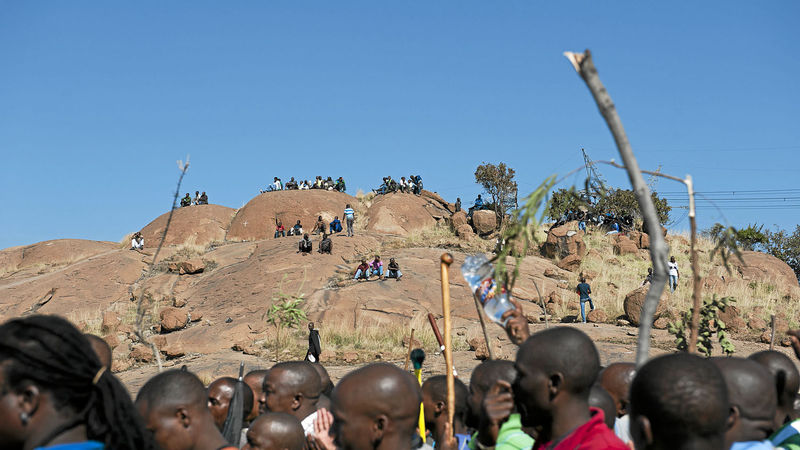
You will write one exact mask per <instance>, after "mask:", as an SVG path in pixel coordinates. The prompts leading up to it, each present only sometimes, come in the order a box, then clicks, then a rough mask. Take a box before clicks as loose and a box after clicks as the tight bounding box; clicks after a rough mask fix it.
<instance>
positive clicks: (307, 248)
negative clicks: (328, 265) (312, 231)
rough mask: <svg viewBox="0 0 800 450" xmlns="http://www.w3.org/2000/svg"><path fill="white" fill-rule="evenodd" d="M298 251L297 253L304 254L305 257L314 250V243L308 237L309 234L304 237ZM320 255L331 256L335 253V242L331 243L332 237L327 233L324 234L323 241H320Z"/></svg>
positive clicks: (298, 245)
mask: <svg viewBox="0 0 800 450" xmlns="http://www.w3.org/2000/svg"><path fill="white" fill-rule="evenodd" d="M297 247H298V250H297V253H302V254H303V255H308V254H310V253H311V250H313V247H314V245H313V243H312V242H311V239H309V237H308V233H306V234H304V235H303V239H301V240H300V242H299V243H298V244H297ZM317 251H318V252H319V253H327V254H331V252H332V251H333V242H332V241H331V237H330V235H328V234H327V233H322V239H321V240H320V241H319V250H317Z"/></svg>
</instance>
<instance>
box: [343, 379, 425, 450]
mask: <svg viewBox="0 0 800 450" xmlns="http://www.w3.org/2000/svg"><path fill="white" fill-rule="evenodd" d="M331 400H332V406H333V411H332V412H333V416H334V423H333V427H332V428H331V435H332V436H334V437H335V443H336V445H337V446H338V447H339V448H341V449H343V450H351V449H353V450H366V449H381V450H383V449H397V450H410V449H411V436H412V434H413V433H414V432H415V429H416V421H417V419H418V415H419V403H420V400H421V394H420V392H419V385H418V384H417V382H416V380H415V379H414V378H413V377H412V376H411V375H410V374H408V373H406V372H404V371H403V370H401V369H399V368H398V367H396V366H392V365H389V364H383V363H379V364H371V365H368V366H365V367H362V368H361V369H358V370H355V371H353V372H350V373H349V374H347V375H346V376H345V377H344V378H342V380H341V381H340V382H339V384H338V385H337V386H336V388H335V389H334V390H333V398H332V399H331Z"/></svg>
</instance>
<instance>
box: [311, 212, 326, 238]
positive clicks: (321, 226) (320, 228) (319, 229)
mask: <svg viewBox="0 0 800 450" xmlns="http://www.w3.org/2000/svg"><path fill="white" fill-rule="evenodd" d="M326 226H327V224H326V223H325V221H324V220H322V216H318V217H317V222H316V223H315V224H314V228H313V229H312V230H311V234H324V233H325V228H326Z"/></svg>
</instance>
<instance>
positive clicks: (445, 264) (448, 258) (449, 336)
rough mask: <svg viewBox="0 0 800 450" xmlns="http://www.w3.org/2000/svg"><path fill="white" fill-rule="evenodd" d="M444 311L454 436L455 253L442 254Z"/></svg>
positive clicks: (450, 419) (449, 419)
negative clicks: (452, 317)
mask: <svg viewBox="0 0 800 450" xmlns="http://www.w3.org/2000/svg"><path fill="white" fill-rule="evenodd" d="M441 259H442V264H441V269H442V312H443V313H444V360H445V364H446V365H447V423H449V424H450V432H451V435H450V436H453V434H452V433H453V429H454V425H453V417H454V416H455V412H456V383H455V378H454V377H453V330H452V324H451V322H450V276H449V268H450V264H452V263H453V255H451V254H449V253H444V254H442V258H441Z"/></svg>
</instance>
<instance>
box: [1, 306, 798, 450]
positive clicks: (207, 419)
mask: <svg viewBox="0 0 800 450" xmlns="http://www.w3.org/2000/svg"><path fill="white" fill-rule="evenodd" d="M515 307H516V309H514V310H511V311H508V312H507V313H506V316H505V318H506V319H508V321H507V324H506V327H505V329H506V332H507V334H508V336H509V339H511V341H512V342H514V343H516V344H517V345H519V346H520V347H519V350H518V352H517V354H516V358H515V360H514V361H502V360H488V361H484V362H482V363H481V364H479V365H478V366H477V367H476V368H475V369H474V370H473V372H472V374H471V377H470V378H469V380H468V381H469V384H468V385H467V384H466V383H465V382H466V381H467V380H466V379H465V380H460V379H456V380H454V385H453V387H452V391H451V392H452V396H453V398H454V402H453V408H454V410H453V411H449V410H448V408H449V404H450V402H449V399H448V394H449V393H448V382H447V378H446V377H445V376H444V375H441V374H438V375H437V374H434V375H431V376H428V377H427V379H425V380H424V382H422V383H421V385H420V382H419V381H418V379H417V378H415V377H414V376H412V375H411V374H410V373H409V372H408V371H405V370H403V369H400V368H399V367H398V366H396V365H393V364H390V363H373V364H367V365H364V366H362V367H359V368H356V369H354V370H352V371H350V372H349V373H347V374H346V375H344V376H343V377H342V378H341V379H340V380H339V382H338V383H335V384H334V383H333V382H332V380H331V378H330V376H329V374H328V372H327V370H326V369H325V367H323V366H322V365H321V364H319V355H320V353H321V349H320V338H319V335H320V333H319V331H317V330H316V329H315V328H314V325H313V324H309V327H308V328H309V351H308V353H307V355H306V358H305V360H304V361H286V362H280V363H277V364H275V365H273V366H272V367H270V368H265V369H258V370H252V371H250V372H248V373H247V374H246V375H244V376H241V377H240V378H233V377H221V378H218V379H216V380H213V381H211V382H210V383H209V384H208V385H207V386H205V385H204V384H203V382H202V381H201V380H200V379H199V378H198V377H197V375H195V374H193V373H192V372H190V371H188V370H186V367H185V366H184V367H183V368H182V369H174V370H167V371H164V372H161V373H159V374H157V375H155V376H154V377H152V378H150V379H149V380H148V381H147V382H146V383H145V384H144V386H142V388H141V389H140V390H139V392H138V393H137V394H136V396H135V400H132V399H131V397H130V395H129V394H128V392H127V391H126V389H125V388H124V386H123V385H122V384H121V383H120V381H119V380H118V379H117V377H116V376H115V375H114V374H113V373H111V371H110V364H111V360H112V350H111V348H110V347H109V346H108V344H107V343H106V342H105V341H104V340H102V339H101V338H99V337H96V336H93V335H88V334H82V333H81V332H80V331H78V329H77V328H75V327H74V326H73V325H72V324H70V323H69V322H68V321H66V320H64V319H61V318H59V317H56V316H43V315H31V316H27V317H23V318H17V319H12V320H9V321H7V322H6V323H4V324H2V325H0V447H2V448H3V449H10V450H16V449H54V450H55V449H59V450H67V449H69V450H81V449H92V450H101V449H106V448H108V449H119V450H127V449H162V450H193V449H197V450H220V449H222V450H232V449H238V448H244V449H276V450H277V449H290V450H301V449H325V450H333V449H355V450H361V449H391V450H410V449H418V448H426V449H431V448H435V449H459V450H461V449H487V448H493V449H497V450H511V449H515V450H517V449H530V448H533V449H553V450H566V449H612V450H623V449H629V448H635V449H710V450H714V449H734V450H742V449H774V448H783V449H788V450H792V449H797V448H798V446H800V431H798V430H800V420H798V415H799V414H798V413H799V412H798V409H797V407H796V406H795V405H796V401H797V398H798V397H797V395H798V389H800V372H798V370H797V367H796V366H795V363H794V362H793V361H792V360H791V359H790V358H789V357H787V356H786V355H784V354H783V353H781V352H777V351H772V350H765V351H760V352H757V353H754V354H752V355H750V356H749V357H748V358H738V357H716V358H701V357H699V356H695V355H691V354H687V353H673V354H667V355H662V356H658V357H655V358H653V359H651V360H650V361H648V362H647V363H646V364H644V365H643V366H642V367H640V368H638V369H637V368H636V367H635V366H634V365H633V364H632V363H626V362H615V363H612V364H609V365H608V366H606V367H602V366H601V361H600V356H599V353H598V351H597V348H596V347H595V345H594V343H593V342H592V340H591V339H590V338H589V336H587V335H586V334H585V333H583V332H582V331H580V330H578V329H576V328H572V327H551V328H548V329H545V330H543V331H539V332H538V333H535V334H532V335H531V334H530V331H529V329H528V322H527V319H526V318H525V315H524V314H523V311H522V309H521V307H519V305H518V304H516V303H515ZM789 336H790V339H791V341H792V345H793V348H794V350H795V354H796V356H797V357H798V358H800V339H798V337H800V331H790V332H789ZM232 369H233V368H232ZM450 417H452V422H450V419H449V418H450Z"/></svg>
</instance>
